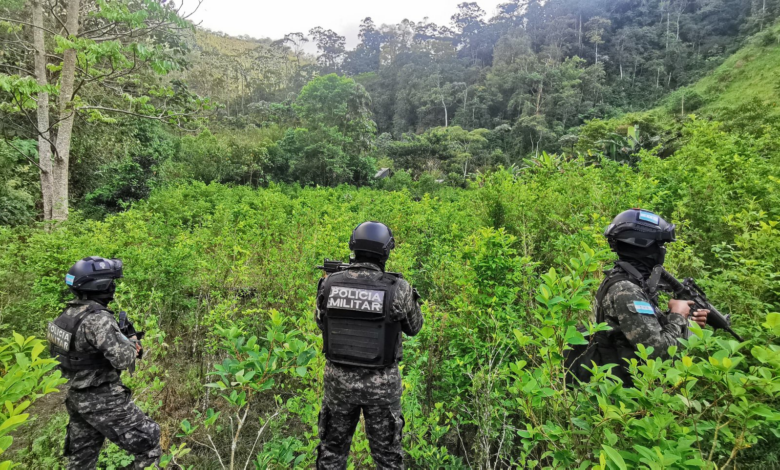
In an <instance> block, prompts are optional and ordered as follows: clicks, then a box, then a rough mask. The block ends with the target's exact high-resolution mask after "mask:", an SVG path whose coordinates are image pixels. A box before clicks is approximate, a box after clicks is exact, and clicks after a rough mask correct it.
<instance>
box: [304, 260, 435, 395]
mask: <svg viewBox="0 0 780 470" xmlns="http://www.w3.org/2000/svg"><path fill="white" fill-rule="evenodd" d="M352 266H353V267H360V268H362V269H350V270H349V271H348V272H347V275H348V276H355V277H359V278H363V279H379V278H380V277H381V276H382V269H381V268H380V267H379V266H377V265H375V264H372V263H356V264H353V265H352ZM397 289H398V290H397V291H396V293H395V298H394V301H393V306H392V310H391V312H390V315H391V316H392V318H393V319H394V320H397V321H399V322H400V323H401V331H403V332H404V334H406V335H407V336H415V335H416V334H417V333H419V332H420V330H421V329H422V326H423V316H422V312H421V311H420V304H419V303H418V302H417V298H416V295H415V293H414V290H413V289H412V287H411V286H410V285H409V283H408V282H407V281H405V280H403V279H401V280H399V281H398V287H397ZM325 297H326V293H324V292H322V291H320V292H318V293H317V310H316V312H315V320H316V322H317V326H318V327H319V328H320V330H324V324H323V320H322V318H321V315H320V308H321V307H322V306H323V305H324V302H325ZM398 341H399V344H398V349H397V350H398V356H397V358H398V359H399V360H400V359H401V356H402V353H403V352H402V347H403V344H402V341H403V340H402V338H399V340H398ZM324 388H325V401H326V402H328V401H334V400H335V401H339V402H342V403H344V402H346V403H354V404H373V405H383V404H391V403H393V402H395V401H397V400H399V399H400V398H401V393H402V385H401V373H400V370H399V368H398V363H397V362H396V363H395V364H394V365H392V366H390V367H386V368H384V369H372V368H365V367H354V366H344V365H339V364H333V363H331V362H330V361H328V363H327V365H326V367H325V377H324Z"/></svg>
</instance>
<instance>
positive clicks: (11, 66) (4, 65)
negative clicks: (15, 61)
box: [0, 64, 33, 75]
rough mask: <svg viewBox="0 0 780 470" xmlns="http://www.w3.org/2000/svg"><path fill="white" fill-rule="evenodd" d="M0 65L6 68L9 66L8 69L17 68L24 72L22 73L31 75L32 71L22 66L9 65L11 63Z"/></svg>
mask: <svg viewBox="0 0 780 470" xmlns="http://www.w3.org/2000/svg"><path fill="white" fill-rule="evenodd" d="M0 67H7V68H10V69H15V70H19V71H21V72H24V73H26V74H28V75H33V73H32V71H30V70H27V69H24V68H22V67H17V66H15V65H11V64H0Z"/></svg>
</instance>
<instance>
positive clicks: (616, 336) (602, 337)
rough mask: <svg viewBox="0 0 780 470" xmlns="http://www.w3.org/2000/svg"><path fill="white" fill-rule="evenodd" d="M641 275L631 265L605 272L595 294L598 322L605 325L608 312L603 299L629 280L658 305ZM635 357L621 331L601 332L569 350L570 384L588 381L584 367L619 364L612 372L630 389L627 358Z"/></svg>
mask: <svg viewBox="0 0 780 470" xmlns="http://www.w3.org/2000/svg"><path fill="white" fill-rule="evenodd" d="M642 279H643V278H642V275H641V274H640V273H639V272H638V271H637V270H636V268H634V267H633V266H631V265H630V264H628V263H625V262H622V261H618V262H617V266H616V268H615V269H612V270H609V271H607V272H606V277H605V278H604V281H603V282H602V283H601V285H600V286H599V289H598V291H597V292H596V299H595V300H596V323H604V322H606V318H607V317H606V312H605V311H604V306H603V305H604V298H605V297H606V296H607V293H608V292H609V289H610V288H612V286H614V285H615V284H617V283H618V282H622V281H629V282H632V283H634V284H636V285H637V286H639V287H640V288H642V290H643V291H645V293H647V295H648V297H649V298H650V301H651V302H652V303H653V305H654V306H656V304H657V297H656V295H655V294H654V293H651V292H648V290H647V289H646V286H645V282H644V281H643V280H642ZM632 358H636V354H635V350H634V348H633V346H631V343H630V342H629V341H628V339H627V338H626V335H625V334H624V333H623V332H622V331H614V330H613V331H599V332H597V333H596V334H595V335H594V337H593V338H591V339H590V341H589V343H588V344H587V345H579V346H574V347H573V348H572V349H570V350H568V351H566V354H565V362H564V364H565V366H566V367H567V368H568V369H569V376H568V377H567V383H572V382H573V381H572V380H571V379H572V378H577V379H578V380H580V381H583V382H588V381H589V380H590V375H591V374H590V372H588V371H587V370H586V369H585V368H583V367H582V366H583V365H586V366H588V367H591V366H592V364H591V363H592V362H595V363H596V364H597V365H599V366H603V365H606V364H617V365H618V367H617V368H613V369H612V373H613V374H614V375H615V376H617V377H618V378H619V379H621V380H622V381H623V385H624V386H625V387H631V386H632V385H633V380H632V379H631V374H629V372H628V368H627V365H626V361H625V359H632Z"/></svg>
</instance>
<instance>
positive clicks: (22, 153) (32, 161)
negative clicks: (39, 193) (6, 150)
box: [4, 137, 48, 174]
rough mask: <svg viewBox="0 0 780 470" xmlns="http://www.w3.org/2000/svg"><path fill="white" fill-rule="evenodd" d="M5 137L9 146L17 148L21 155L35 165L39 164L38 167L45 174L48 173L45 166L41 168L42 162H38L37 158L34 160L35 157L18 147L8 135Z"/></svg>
mask: <svg viewBox="0 0 780 470" xmlns="http://www.w3.org/2000/svg"><path fill="white" fill-rule="evenodd" d="M4 138H5V143H6V144H8V146H9V147H11V148H12V149H14V150H16V151H17V152H19V154H20V155H22V156H23V157H24V158H26V159H27V160H29V161H30V163H32V164H33V165H35V166H37V167H38V169H39V170H41V173H43V174H47V173H48V172H47V171H46V170H44V169H43V168H41V165H40V164H38V162H36V161H35V160H33V159H32V158H31V157H30V156H29V155H27V154H26V153H25V152H23V151H22V149H20V148H18V147H17V146H15V145H14V144H12V143H11V141H10V140H9V139H8V137H4Z"/></svg>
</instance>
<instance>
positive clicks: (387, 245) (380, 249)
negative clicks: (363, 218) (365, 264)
mask: <svg viewBox="0 0 780 470" xmlns="http://www.w3.org/2000/svg"><path fill="white" fill-rule="evenodd" d="M393 248H395V238H393V232H392V231H391V230H390V229H389V228H388V227H387V225H385V224H383V223H379V222H363V223H362V224H360V225H358V226H357V227H356V228H355V230H353V231H352V237H351V238H350V239H349V249H350V250H352V251H354V252H366V253H372V254H375V255H378V256H379V257H380V258H383V259H387V258H388V257H390V250H392V249H393Z"/></svg>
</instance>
